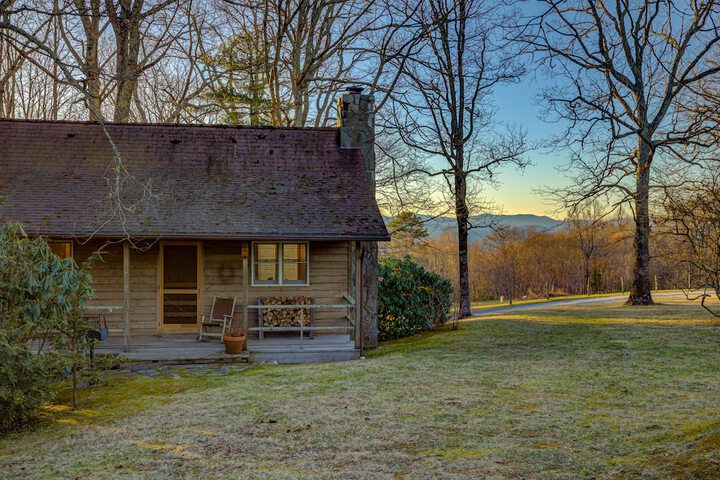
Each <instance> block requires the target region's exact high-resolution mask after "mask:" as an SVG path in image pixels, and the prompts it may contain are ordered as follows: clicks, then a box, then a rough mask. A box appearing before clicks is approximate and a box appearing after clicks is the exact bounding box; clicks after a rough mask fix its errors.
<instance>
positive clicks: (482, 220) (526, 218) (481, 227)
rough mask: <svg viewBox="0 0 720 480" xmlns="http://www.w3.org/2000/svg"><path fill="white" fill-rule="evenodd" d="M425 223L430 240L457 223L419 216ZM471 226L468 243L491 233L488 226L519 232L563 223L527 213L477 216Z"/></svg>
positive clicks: (445, 219)
mask: <svg viewBox="0 0 720 480" xmlns="http://www.w3.org/2000/svg"><path fill="white" fill-rule="evenodd" d="M420 218H422V219H423V220H424V221H425V228H427V230H428V233H429V234H430V237H431V238H437V237H439V236H440V235H441V234H442V233H443V232H444V231H446V230H448V229H449V230H451V231H452V232H457V222H456V220H455V219H454V218H451V217H438V218H431V217H430V216H427V215H420ZM390 220H391V217H385V222H386V223H388V222H389V221H390ZM470 223H471V224H472V225H477V226H478V227H477V228H473V229H471V230H470V233H469V235H468V236H469V238H468V240H469V242H470V243H473V242H475V241H480V240H482V239H483V238H484V237H486V236H487V235H489V234H490V232H492V229H491V228H489V225H498V226H500V225H504V226H508V227H515V228H519V229H521V230H529V229H535V230H554V229H557V228H560V227H562V225H563V222H562V221H560V220H556V219H554V218H550V217H546V216H544V215H542V216H541V215H532V214H529V213H522V214H517V215H488V214H484V215H477V216H474V217H472V220H471V222H470Z"/></svg>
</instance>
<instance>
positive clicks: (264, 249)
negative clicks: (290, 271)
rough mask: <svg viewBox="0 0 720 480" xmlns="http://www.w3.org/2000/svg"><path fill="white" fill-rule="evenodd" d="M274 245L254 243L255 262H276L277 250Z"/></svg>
mask: <svg viewBox="0 0 720 480" xmlns="http://www.w3.org/2000/svg"><path fill="white" fill-rule="evenodd" d="M277 247H278V246H277V244H276V243H256V244H255V261H256V262H277V256H278V255H277V254H278V248H277Z"/></svg>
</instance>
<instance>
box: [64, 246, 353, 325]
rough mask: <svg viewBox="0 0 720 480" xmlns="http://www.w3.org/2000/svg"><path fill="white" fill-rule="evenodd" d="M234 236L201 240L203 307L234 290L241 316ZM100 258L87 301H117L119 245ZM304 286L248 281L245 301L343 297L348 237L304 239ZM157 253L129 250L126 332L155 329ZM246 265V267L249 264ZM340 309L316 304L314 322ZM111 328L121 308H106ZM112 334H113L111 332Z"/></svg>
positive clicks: (339, 318)
mask: <svg viewBox="0 0 720 480" xmlns="http://www.w3.org/2000/svg"><path fill="white" fill-rule="evenodd" d="M103 243H104V242H102V241H91V242H89V243H87V244H84V245H80V244H79V243H75V245H74V246H73V250H74V257H75V258H76V260H77V261H78V262H81V261H83V260H84V259H85V258H87V256H88V255H90V253H91V252H93V251H94V250H96V249H97V248H99V247H101V246H102V245H103ZM241 245H242V243H241V242H240V241H205V242H203V253H204V255H203V257H204V268H203V282H202V286H203V294H202V300H203V313H206V314H207V313H209V312H210V308H211V306H212V300H213V296H215V295H231V296H232V295H235V296H237V302H238V304H237V306H236V310H235V312H236V318H237V319H238V321H242V307H241V302H242V285H243V279H242V255H241ZM105 251H106V253H105V255H104V256H103V259H104V262H101V263H98V264H97V265H95V267H93V271H92V274H93V285H94V288H95V292H96V296H95V298H94V299H93V300H91V301H90V302H89V306H91V307H92V306H93V305H96V306H97V305H100V306H122V304H123V263H122V245H121V244H110V245H107V246H106V247H105ZM309 253H310V285H309V286H257V287H253V286H252V282H251V281H248V284H249V289H248V302H249V304H251V305H256V304H257V301H258V299H259V298H261V297H262V298H266V297H276V296H288V297H289V296H301V295H303V296H309V297H312V298H313V301H314V302H315V303H325V304H337V303H345V300H344V298H343V295H346V294H348V292H349V289H348V278H349V266H348V258H349V257H348V255H349V253H350V242H344V241H343V242H310V244H309ZM158 254H159V246H158V245H157V244H156V245H154V246H153V247H152V248H150V249H149V250H148V251H145V252H137V251H135V250H131V261H130V304H131V308H130V333H131V335H154V334H157V333H158V321H157V315H158V304H157V300H158V298H157V297H158V284H157V282H158V270H157V269H158ZM248 271H249V272H250V274H251V272H252V266H251V265H250V266H249V268H248ZM248 313H249V315H248V324H249V326H250V327H255V326H257V311H254V310H252V309H251V310H250V311H249V312H248ZM346 313H348V312H347V311H346V310H342V309H334V310H321V309H318V310H317V311H316V313H315V320H316V324H317V325H338V324H339V325H344V323H345V320H344V316H345V314H346ZM106 318H107V320H108V324H109V327H110V328H111V329H122V328H123V315H122V314H121V313H115V314H106ZM116 335H117V334H116Z"/></svg>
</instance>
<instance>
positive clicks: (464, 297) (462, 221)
mask: <svg viewBox="0 0 720 480" xmlns="http://www.w3.org/2000/svg"><path fill="white" fill-rule="evenodd" d="M466 195H467V183H466V179H465V176H464V175H463V174H462V173H460V172H459V173H456V174H455V216H456V218H457V225H458V273H459V281H458V290H459V291H458V297H459V303H460V308H459V310H458V317H459V318H465V317H470V316H472V310H471V309H470V273H469V269H468V218H469V217H470V212H469V210H468V206H467V201H466Z"/></svg>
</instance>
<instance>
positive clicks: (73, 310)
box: [0, 224, 99, 430]
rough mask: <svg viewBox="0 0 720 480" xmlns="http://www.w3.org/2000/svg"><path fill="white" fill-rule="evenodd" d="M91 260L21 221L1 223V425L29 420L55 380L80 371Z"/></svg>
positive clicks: (46, 398) (13, 424)
mask: <svg viewBox="0 0 720 480" xmlns="http://www.w3.org/2000/svg"><path fill="white" fill-rule="evenodd" d="M96 258H99V254H98V255H93V256H92V257H91V260H90V262H92V261H94V260H95V259H96ZM90 262H86V263H85V264H83V265H82V266H81V267H78V265H77V264H75V262H74V261H73V260H72V259H61V258H59V257H58V256H56V255H54V254H53V253H52V252H51V251H50V248H49V247H48V245H47V243H46V242H45V240H43V239H42V238H35V239H31V238H29V237H28V236H27V235H26V234H25V232H24V231H23V229H22V227H21V226H20V225H18V224H6V225H0V430H6V429H9V428H15V427H18V426H20V425H21V424H23V423H25V422H27V421H28V420H29V419H30V418H31V417H32V415H33V414H34V413H35V410H36V409H37V407H38V406H39V405H41V404H42V403H44V402H46V401H48V400H49V399H50V397H51V395H52V385H53V382H55V381H57V380H58V379H60V378H61V376H62V375H63V374H64V372H65V371H67V370H68V369H72V371H73V372H75V371H77V367H78V365H79V362H80V361H81V358H82V355H83V353H82V352H83V351H85V350H86V348H85V346H86V345H83V344H82V343H83V342H85V333H86V332H87V325H85V324H84V320H83V318H82V316H81V313H82V310H83V309H84V307H85V300H86V299H88V298H90V297H91V296H92V294H93V291H92V288H91V286H90V280H91V279H90V275H89V268H90ZM31 341H32V342H34V343H33V346H32V347H31ZM51 345H52V348H50V346H51Z"/></svg>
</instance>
